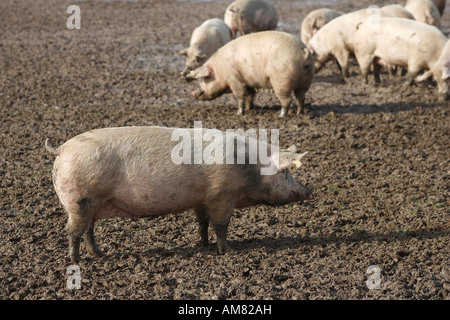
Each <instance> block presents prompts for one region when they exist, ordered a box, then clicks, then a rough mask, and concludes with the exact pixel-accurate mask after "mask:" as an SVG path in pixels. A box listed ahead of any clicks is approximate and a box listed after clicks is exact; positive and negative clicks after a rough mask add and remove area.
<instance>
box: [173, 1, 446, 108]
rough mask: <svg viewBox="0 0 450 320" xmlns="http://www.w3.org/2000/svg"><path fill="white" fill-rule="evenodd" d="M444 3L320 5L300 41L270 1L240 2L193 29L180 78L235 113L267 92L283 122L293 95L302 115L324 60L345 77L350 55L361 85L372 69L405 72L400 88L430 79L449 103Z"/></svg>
mask: <svg viewBox="0 0 450 320" xmlns="http://www.w3.org/2000/svg"><path fill="white" fill-rule="evenodd" d="M445 5H446V3H445V0H433V1H431V0H407V1H406V4H405V5H404V6H402V5H400V4H392V5H387V6H384V7H382V8H379V10H377V8H376V7H369V8H367V9H363V10H359V11H355V12H350V13H346V14H344V13H343V12H339V11H335V10H332V9H328V8H322V9H318V10H315V11H312V12H310V13H309V14H308V15H307V17H306V18H305V19H304V21H303V23H302V26H301V40H300V39H299V38H298V37H295V36H294V35H291V34H288V33H284V32H277V31H274V30H273V29H275V28H276V25H277V21H278V14H277V11H276V9H275V7H274V6H273V5H272V4H271V3H269V2H268V1H266V0H238V1H235V2H233V3H232V4H230V5H229V7H228V8H227V9H226V11H225V15H224V20H223V21H222V20H220V19H209V20H206V21H205V22H204V23H203V24H202V25H200V26H199V27H198V28H196V29H195V30H194V32H193V34H192V37H191V41H190V46H189V47H188V48H186V49H184V50H182V51H180V52H179V54H181V55H185V56H186V65H185V68H184V70H183V71H182V76H183V77H184V78H185V79H186V80H188V81H189V80H193V79H198V80H199V81H200V86H199V88H198V89H196V90H194V91H193V92H192V95H193V96H194V98H196V99H198V100H211V99H214V98H216V97H218V96H220V95H222V94H224V93H229V92H231V93H233V95H234V96H235V97H236V99H237V101H238V114H244V113H245V109H246V108H250V107H251V103H252V100H253V97H254V95H255V92H256V91H257V90H259V89H272V90H273V91H274V93H275V95H276V96H277V98H278V99H279V100H280V103H281V107H282V108H281V113H280V114H279V117H285V116H286V114H287V112H288V108H289V105H290V103H291V101H292V99H291V97H292V93H294V97H295V100H296V104H297V114H299V113H301V112H302V111H303V104H304V98H305V94H306V92H307V91H308V89H309V87H310V85H311V82H312V80H313V77H314V74H315V73H317V72H319V71H320V69H321V68H322V67H323V66H324V65H325V64H326V63H327V62H328V61H330V60H335V61H336V62H337V64H338V66H339V68H340V70H341V72H342V76H343V80H344V79H345V78H346V77H348V66H349V58H350V57H355V58H356V60H357V62H358V63H359V66H360V69H361V74H362V76H363V77H364V79H365V81H366V83H368V74H369V72H370V71H371V72H372V73H373V75H374V78H375V82H376V83H379V82H380V70H381V68H382V67H386V68H388V70H389V73H390V74H391V73H392V70H394V69H395V68H397V67H402V68H403V69H404V70H405V69H406V70H407V72H408V73H407V77H406V78H407V81H406V82H405V85H411V84H412V83H413V82H414V81H417V82H420V81H423V80H425V79H427V78H429V77H431V76H433V78H434V80H435V81H436V82H437V88H438V93H439V98H440V99H442V100H446V99H448V98H449V96H450V87H449V84H448V80H449V78H450V43H449V41H448V39H447V37H446V36H445V35H444V34H443V33H442V32H441V30H440V29H439V28H440V25H441V15H442V14H443V13H444V10H445ZM238 32H239V33H240V34H241V37H239V38H236V36H237V33H238ZM244 35H245V36H244ZM420 72H425V73H423V74H422V75H419V73H420ZM344 81H345V80H344Z"/></svg>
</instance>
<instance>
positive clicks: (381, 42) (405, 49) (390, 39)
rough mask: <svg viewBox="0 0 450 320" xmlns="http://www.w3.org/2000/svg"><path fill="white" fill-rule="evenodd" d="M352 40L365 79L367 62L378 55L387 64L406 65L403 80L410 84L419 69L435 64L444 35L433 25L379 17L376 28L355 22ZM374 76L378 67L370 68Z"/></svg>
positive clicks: (367, 69)
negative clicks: (356, 24) (405, 74)
mask: <svg viewBox="0 0 450 320" xmlns="http://www.w3.org/2000/svg"><path fill="white" fill-rule="evenodd" d="M355 43H356V45H355V57H356V59H357V60H358V63H359V66H360V68H361V73H362V76H363V77H364V78H365V80H366V82H367V76H368V72H369V69H370V66H371V64H372V63H373V62H374V61H376V60H378V59H381V60H382V61H383V62H384V63H387V64H390V65H397V66H402V67H407V68H408V74H407V77H408V81H407V83H406V84H411V83H412V82H413V81H414V78H415V77H416V76H417V74H418V73H419V72H420V71H422V70H430V69H432V68H433V67H434V66H435V64H436V62H437V61H438V59H439V57H440V55H441V52H442V50H443V48H444V46H445V44H446V43H447V38H446V37H445V35H444V34H443V33H442V32H441V31H440V30H439V29H437V28H436V27H433V26H430V25H427V24H424V23H421V22H418V21H414V20H408V19H402V18H381V27H380V28H379V29H374V28H371V27H370V26H368V25H367V23H362V24H361V25H359V27H358V31H357V32H356V35H355ZM374 76H375V81H377V82H379V69H378V68H375V69H374ZM406 84H405V85H406Z"/></svg>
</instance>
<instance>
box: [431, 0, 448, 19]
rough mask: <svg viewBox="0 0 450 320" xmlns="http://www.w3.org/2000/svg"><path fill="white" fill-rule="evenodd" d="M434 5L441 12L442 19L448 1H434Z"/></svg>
mask: <svg viewBox="0 0 450 320" xmlns="http://www.w3.org/2000/svg"><path fill="white" fill-rule="evenodd" d="M433 3H434V5H435V6H436V8H437V9H438V10H439V14H440V15H441V17H442V15H443V14H444V12H445V5H446V0H433Z"/></svg>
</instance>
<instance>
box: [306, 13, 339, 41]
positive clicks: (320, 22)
mask: <svg viewBox="0 0 450 320" xmlns="http://www.w3.org/2000/svg"><path fill="white" fill-rule="evenodd" d="M343 14H344V13H343V12H340V11H336V10H333V9H328V8H321V9H317V10H314V11H311V12H310V13H308V15H307V16H306V18H305V20H303V22H302V26H301V30H300V35H301V38H302V41H303V43H304V44H306V45H307V44H308V42H309V39H311V37H312V36H313V35H314V34H315V33H316V32H317V30H319V29H320V28H322V27H323V26H324V25H326V24H327V23H328V22H330V21H331V20H333V19H335V18H337V17H339V16H341V15H343Z"/></svg>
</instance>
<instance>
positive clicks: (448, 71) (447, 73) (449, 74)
mask: <svg viewBox="0 0 450 320" xmlns="http://www.w3.org/2000/svg"><path fill="white" fill-rule="evenodd" d="M448 78H450V68H448V67H445V68H444V70H442V80H447V79H448Z"/></svg>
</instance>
